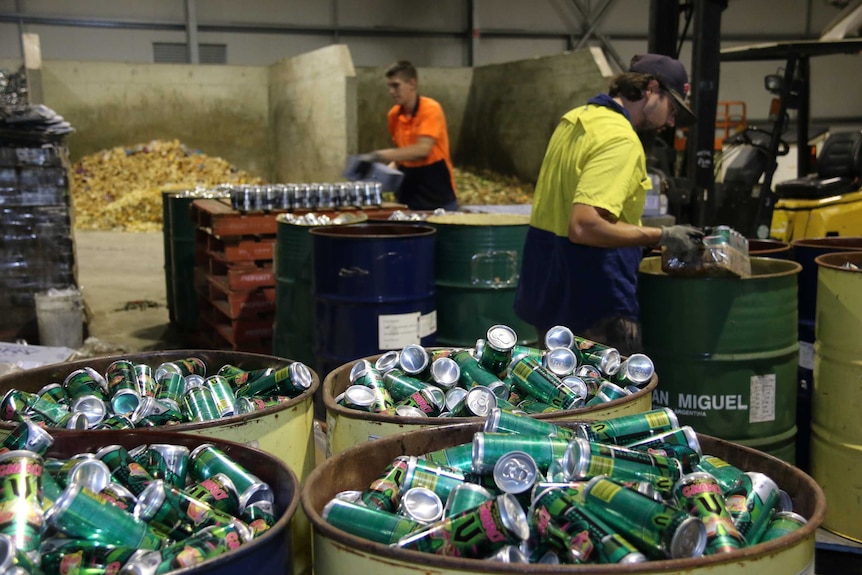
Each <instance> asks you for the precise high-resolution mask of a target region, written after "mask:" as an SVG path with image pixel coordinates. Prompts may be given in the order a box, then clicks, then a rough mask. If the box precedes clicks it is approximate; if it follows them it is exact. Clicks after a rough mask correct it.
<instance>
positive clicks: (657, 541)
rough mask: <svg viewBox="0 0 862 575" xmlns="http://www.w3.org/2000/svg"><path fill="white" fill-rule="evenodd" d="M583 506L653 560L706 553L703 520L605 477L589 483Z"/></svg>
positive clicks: (697, 555)
mask: <svg viewBox="0 0 862 575" xmlns="http://www.w3.org/2000/svg"><path fill="white" fill-rule="evenodd" d="M584 504H585V506H586V507H587V509H588V510H590V511H593V512H594V513H595V514H596V515H599V516H600V517H602V519H603V520H604V521H605V522H606V523H607V524H608V525H609V526H610V527H611V528H612V529H614V530H616V531H617V532H618V533H620V534H621V535H622V536H623V537H624V538H625V539H626V540H628V541H629V542H630V543H631V544H632V545H634V546H635V547H637V548H638V550H639V551H640V552H641V553H643V554H644V555H646V556H647V557H649V558H651V559H678V558H684V557H695V558H696V557H700V556H701V555H703V552H704V550H705V549H706V528H705V527H704V524H703V521H701V520H700V518H698V517H692V516H691V515H689V514H688V513H686V512H685V511H681V510H679V509H676V508H675V507H672V506H670V505H667V504H665V503H662V502H659V501H655V500H654V499H652V498H651V497H648V496H646V495H643V494H641V493H638V492H637V491H635V490H633V489H629V488H627V487H625V486H623V485H621V484H620V483H618V482H616V481H614V480H612V479H610V478H608V477H606V476H599V477H595V478H594V479H591V480H590V481H589V483H587V486H586V487H585V488H584Z"/></svg>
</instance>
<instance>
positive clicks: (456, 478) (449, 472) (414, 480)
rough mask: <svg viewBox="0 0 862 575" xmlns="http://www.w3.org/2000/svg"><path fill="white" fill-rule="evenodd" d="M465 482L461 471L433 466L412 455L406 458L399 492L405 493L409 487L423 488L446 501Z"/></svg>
mask: <svg viewBox="0 0 862 575" xmlns="http://www.w3.org/2000/svg"><path fill="white" fill-rule="evenodd" d="M465 480H466V478H465V475H464V473H462V472H461V471H459V470H457V469H454V468H450V467H443V466H441V465H435V464H434V463H431V462H430V461H427V460H424V459H419V458H418V457H416V456H414V455H410V456H408V457H407V469H406V470H405V472H404V480H403V481H402V483H401V490H402V491H406V490H408V489H410V488H411V487H425V488H427V489H430V490H431V491H433V492H434V493H436V494H437V496H438V497H439V498H440V500H441V501H446V499H447V498H448V497H449V493H450V492H451V491H452V490H453V489H454V488H455V487H456V486H458V485H461V484H463V483H464V481H465Z"/></svg>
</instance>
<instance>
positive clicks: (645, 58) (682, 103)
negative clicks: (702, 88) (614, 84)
mask: <svg viewBox="0 0 862 575" xmlns="http://www.w3.org/2000/svg"><path fill="white" fill-rule="evenodd" d="M629 72H639V73H641V74H652V75H653V76H655V77H656V78H658V81H659V83H660V84H661V86H662V88H664V89H665V90H667V91H668V93H669V94H670V95H671V96H672V97H673V99H674V101H675V102H676V104H677V110H678V113H677V117H676V125H677V126H680V127H685V126H691V125H692V124H694V122H695V121H696V120H697V117H696V116H695V115H694V112H692V111H691V108H689V107H688V102H687V97H688V94H689V83H688V73H687V72H686V71H685V66H683V65H682V62H680V61H679V60H675V59H674V58H671V57H670V56H665V55H663V54H641V55H638V56H635V57H634V58H632V63H631V65H630V66H629Z"/></svg>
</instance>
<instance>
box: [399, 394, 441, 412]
mask: <svg viewBox="0 0 862 575" xmlns="http://www.w3.org/2000/svg"><path fill="white" fill-rule="evenodd" d="M400 406H408V407H415V408H416V409H418V410H419V411H421V412H422V413H424V414H425V415H427V416H428V417H437V416H438V415H440V413H441V412H442V411H443V410H442V406H441V405H440V403H439V402H438V401H437V398H435V397H434V394H433V392H431V391H430V390H429V389H428V388H427V387H424V388H422V389H420V390H419V391H417V392H415V393H413V394H411V395H410V396H409V397H408V398H406V399H404V400H403V401H399V402H398V403H396V404H395V408H396V409H397V408H398V407H400Z"/></svg>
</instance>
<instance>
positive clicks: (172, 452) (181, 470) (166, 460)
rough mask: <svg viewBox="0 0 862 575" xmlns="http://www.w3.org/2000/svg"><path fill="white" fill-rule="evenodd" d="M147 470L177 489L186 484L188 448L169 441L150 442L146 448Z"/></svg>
mask: <svg viewBox="0 0 862 575" xmlns="http://www.w3.org/2000/svg"><path fill="white" fill-rule="evenodd" d="M147 471H149V472H150V475H152V476H153V477H154V478H155V479H163V480H164V481H165V482H166V483H168V484H170V485H173V486H174V487H176V488H177V489H182V488H183V487H185V485H186V478H187V477H188V472H189V448H188V447H186V446H184V445H173V444H170V443H152V444H150V446H149V449H148V450H147Z"/></svg>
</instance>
